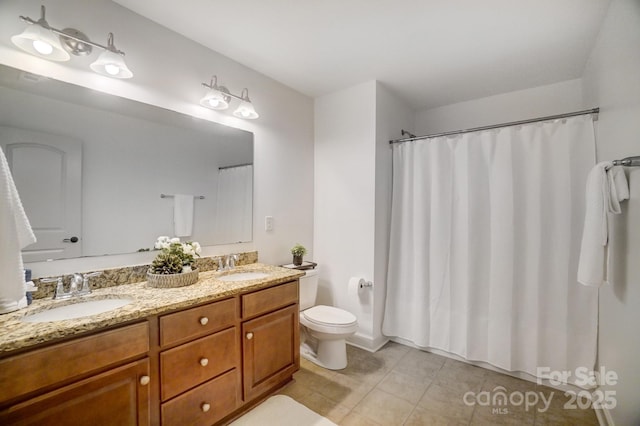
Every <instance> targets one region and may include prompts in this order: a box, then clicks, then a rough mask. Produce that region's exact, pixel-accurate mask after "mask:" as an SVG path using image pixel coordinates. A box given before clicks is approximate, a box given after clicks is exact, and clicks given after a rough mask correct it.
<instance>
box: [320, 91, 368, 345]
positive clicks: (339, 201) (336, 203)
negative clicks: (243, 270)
mask: <svg viewBox="0 0 640 426" xmlns="http://www.w3.org/2000/svg"><path fill="white" fill-rule="evenodd" d="M375 97H376V82H375V81H369V82H366V83H363V84H360V85H357V86H354V87H350V88H348V89H345V90H341V91H339V92H335V93H331V94H328V95H325V96H322V97H319V98H317V99H316V100H315V188H314V194H315V211H314V246H313V251H314V261H316V262H318V264H319V267H320V285H319V287H320V288H319V292H318V293H319V294H318V302H319V303H324V304H331V305H334V306H337V307H340V308H343V309H346V310H348V311H350V312H352V313H353V314H354V315H356V317H357V318H358V323H359V326H360V328H359V331H358V332H357V334H356V337H355V340H356V341H358V342H359V341H361V340H362V341H368V340H371V339H372V336H373V329H372V319H373V297H372V296H371V294H370V293H364V296H363V297H362V298H361V299H360V298H358V297H351V298H350V297H348V296H347V284H348V282H349V278H350V277H358V276H360V277H364V278H365V279H367V280H369V281H373V279H374V244H375V238H374V233H375V223H374V211H375V188H374V183H375V174H376V170H375V168H376V164H375V148H376V134H375V123H376V121H375V120H376V98H375Z"/></svg>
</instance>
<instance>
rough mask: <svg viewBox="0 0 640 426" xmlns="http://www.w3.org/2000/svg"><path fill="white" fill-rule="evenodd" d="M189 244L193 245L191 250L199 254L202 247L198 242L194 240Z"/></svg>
mask: <svg viewBox="0 0 640 426" xmlns="http://www.w3.org/2000/svg"><path fill="white" fill-rule="evenodd" d="M191 246H192V247H193V251H194V252H195V254H200V253H201V252H202V247H200V243H198V242H196V241H194V242H193V243H191Z"/></svg>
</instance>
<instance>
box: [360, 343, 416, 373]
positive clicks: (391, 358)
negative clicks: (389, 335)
mask: <svg viewBox="0 0 640 426" xmlns="http://www.w3.org/2000/svg"><path fill="white" fill-rule="evenodd" d="M409 350H411V348H409V347H408V346H404V345H401V344H399V343H395V342H388V343H387V344H386V345H384V346H383V347H382V348H380V349H379V350H378V351H377V352H374V353H372V354H370V356H372V357H373V358H376V359H380V360H382V361H383V362H384V364H385V367H386V368H388V369H391V368H393V367H394V366H395V365H396V364H397V363H398V361H400V359H402V357H403V356H405V355H406V354H407V352H409Z"/></svg>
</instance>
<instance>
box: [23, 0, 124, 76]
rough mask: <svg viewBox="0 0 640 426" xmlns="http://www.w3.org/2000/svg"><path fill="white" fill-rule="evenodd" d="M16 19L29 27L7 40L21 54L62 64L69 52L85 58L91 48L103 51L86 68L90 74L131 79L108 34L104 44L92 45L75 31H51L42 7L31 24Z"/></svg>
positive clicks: (111, 36) (92, 43)
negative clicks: (93, 72)
mask: <svg viewBox="0 0 640 426" xmlns="http://www.w3.org/2000/svg"><path fill="white" fill-rule="evenodd" d="M20 19H21V20H22V21H24V22H26V23H27V24H29V26H28V27H27V28H26V29H25V30H24V31H23V32H22V33H21V34H18V35H14V36H13V37H11V41H12V42H13V44H15V45H16V46H18V47H19V48H20V49H22V50H24V51H25V52H28V53H30V54H32V55H35V56H38V57H40V58H44V59H48V60H51V61H60V62H63V61H68V60H69V59H71V56H70V55H69V53H71V54H73V55H75V56H86V55H89V54H90V53H91V51H92V50H93V49H92V48H93V47H96V48H99V49H102V50H103V52H102V53H101V54H100V56H98V59H97V60H96V61H95V62H93V63H92V64H91V65H89V66H90V67H91V69H92V70H93V71H95V72H97V73H98V74H102V75H106V76H107V77H115V78H131V77H133V73H132V72H131V71H130V70H129V68H127V64H125V63H124V58H123V57H124V52H122V51H120V50H118V49H116V47H115V46H114V44H113V33H109V38H108V40H107V45H106V46H102V45H100V44H98V43H94V42H92V41H91V40H89V38H88V37H87V36H86V35H85V34H83V33H82V32H80V31H78V30H76V29H73V28H65V29H63V30H58V29H55V28H53V27H51V26H50V25H49V23H48V22H47V20H46V19H45V7H44V6H40V19H39V20H37V21H34V20H33V19H31V18H29V17H25V16H20Z"/></svg>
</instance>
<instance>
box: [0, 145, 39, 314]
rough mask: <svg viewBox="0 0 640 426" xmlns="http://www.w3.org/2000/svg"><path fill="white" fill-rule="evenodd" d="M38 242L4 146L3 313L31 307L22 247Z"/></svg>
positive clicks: (0, 187)
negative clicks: (27, 294) (26, 289)
mask: <svg viewBox="0 0 640 426" xmlns="http://www.w3.org/2000/svg"><path fill="white" fill-rule="evenodd" d="M35 242H36V237H35V235H34V234H33V230H32V229H31V225H30V224H29V219H28V218H27V215H26V214H25V212H24V207H23V206H22V202H21V201H20V196H19V195H18V190H17V189H16V185H15V183H14V181H13V177H12V176H11V171H10V170H9V164H8V163H7V159H6V158H5V156H4V152H2V149H1V148H0V271H2V277H1V279H0V313H6V312H11V311H15V310H17V309H20V308H22V307H24V306H27V299H26V297H25V287H24V270H23V263H22V254H21V253H20V250H21V249H22V248H24V247H26V246H28V245H29V244H33V243H35Z"/></svg>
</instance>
